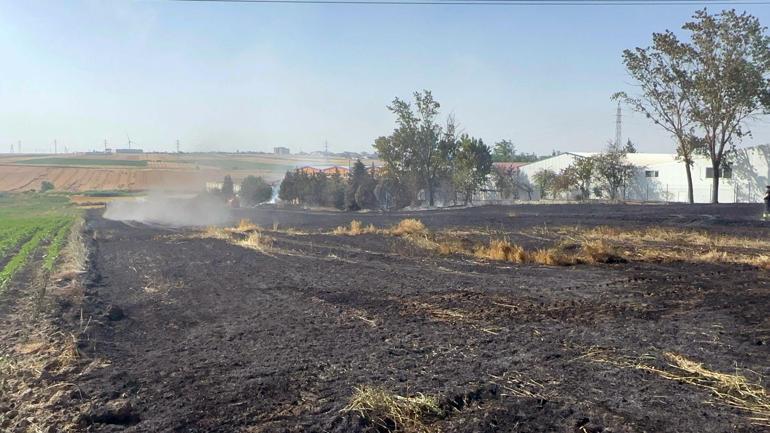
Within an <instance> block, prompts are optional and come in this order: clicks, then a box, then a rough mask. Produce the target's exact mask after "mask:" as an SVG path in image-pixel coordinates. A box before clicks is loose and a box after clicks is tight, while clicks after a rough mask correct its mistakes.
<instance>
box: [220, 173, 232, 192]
mask: <svg viewBox="0 0 770 433" xmlns="http://www.w3.org/2000/svg"><path fill="white" fill-rule="evenodd" d="M222 195H223V196H225V197H232V195H233V178H232V177H230V175H229V174H228V175H226V176H225V179H224V181H222Z"/></svg>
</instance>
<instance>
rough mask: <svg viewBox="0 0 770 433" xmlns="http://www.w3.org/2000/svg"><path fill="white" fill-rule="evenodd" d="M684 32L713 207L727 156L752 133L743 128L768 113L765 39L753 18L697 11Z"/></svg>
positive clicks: (769, 58)
mask: <svg viewBox="0 0 770 433" xmlns="http://www.w3.org/2000/svg"><path fill="white" fill-rule="evenodd" d="M683 29H685V30H688V31H689V32H690V42H689V43H687V44H684V46H685V47H686V49H687V57H688V61H689V63H690V67H691V70H690V72H689V74H688V75H689V77H688V80H689V85H690V86H692V92H691V93H690V97H689V98H688V103H689V105H690V110H691V113H692V118H693V120H694V121H695V123H696V125H697V127H698V129H699V130H700V133H701V134H702V139H703V145H704V146H705V151H706V153H707V155H708V156H709V158H710V159H711V166H712V169H713V172H714V178H713V187H712V190H711V202H712V203H718V202H719V178H720V175H721V169H722V168H723V165H724V163H725V155H726V151H728V150H729V149H730V148H731V147H732V146H734V145H735V142H736V141H738V140H740V139H741V138H742V137H743V136H745V135H748V134H750V133H751V132H750V130H748V129H747V127H746V122H747V121H748V120H749V119H751V118H753V117H755V116H757V115H758V114H760V113H762V112H763V111H764V112H765V113H766V112H767V110H768V107H770V37H768V36H767V34H766V33H765V32H766V30H767V29H766V27H763V26H762V25H761V24H760V23H759V20H758V19H757V18H756V17H754V16H752V15H749V14H748V13H745V12H744V13H740V14H739V13H737V12H736V11H735V10H725V11H722V12H721V13H718V14H715V15H711V14H709V13H708V11H707V10H706V9H703V10H699V11H697V12H696V13H695V15H694V16H693V21H691V22H688V23H686V24H685V25H684V26H683Z"/></svg>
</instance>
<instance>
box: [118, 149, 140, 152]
mask: <svg viewBox="0 0 770 433" xmlns="http://www.w3.org/2000/svg"><path fill="white" fill-rule="evenodd" d="M115 153H144V150H142V149H115Z"/></svg>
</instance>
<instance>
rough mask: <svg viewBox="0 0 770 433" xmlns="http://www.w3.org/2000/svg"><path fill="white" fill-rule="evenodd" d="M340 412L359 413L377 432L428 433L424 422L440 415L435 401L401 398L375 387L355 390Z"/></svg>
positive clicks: (424, 396)
mask: <svg viewBox="0 0 770 433" xmlns="http://www.w3.org/2000/svg"><path fill="white" fill-rule="evenodd" d="M343 411H344V412H356V413H358V414H359V415H360V416H361V417H362V418H363V419H364V420H366V421H367V422H368V423H369V424H371V425H372V426H374V427H376V428H378V429H383V430H385V431H391V432H419V433H424V432H428V431H429V429H428V427H427V426H426V424H425V421H426V418H429V417H431V416H433V417H439V416H441V415H442V414H443V410H441V407H440V406H439V404H438V399H436V397H432V396H427V395H424V394H417V395H416V396H413V397H403V396H400V395H396V394H393V393H391V392H389V391H386V390H384V389H382V388H379V387H374V386H363V387H360V388H358V387H357V388H355V392H354V393H353V396H352V397H351V398H350V403H348V405H347V406H345V408H344V409H343Z"/></svg>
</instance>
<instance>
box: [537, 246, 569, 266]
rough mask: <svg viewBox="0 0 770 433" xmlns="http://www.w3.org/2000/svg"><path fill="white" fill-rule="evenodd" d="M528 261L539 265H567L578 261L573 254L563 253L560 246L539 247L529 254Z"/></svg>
mask: <svg viewBox="0 0 770 433" xmlns="http://www.w3.org/2000/svg"><path fill="white" fill-rule="evenodd" d="M529 257H530V261H531V262H532V263H537V264H539V265H547V266H569V265H574V264H577V263H578V260H577V258H576V257H575V256H573V255H570V254H567V253H565V252H564V251H562V250H561V248H558V247H555V248H541V249H538V250H535V251H534V252H532V253H531V254H529Z"/></svg>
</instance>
